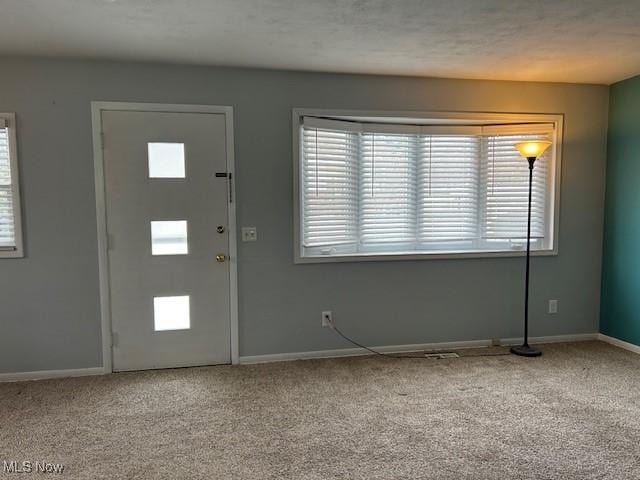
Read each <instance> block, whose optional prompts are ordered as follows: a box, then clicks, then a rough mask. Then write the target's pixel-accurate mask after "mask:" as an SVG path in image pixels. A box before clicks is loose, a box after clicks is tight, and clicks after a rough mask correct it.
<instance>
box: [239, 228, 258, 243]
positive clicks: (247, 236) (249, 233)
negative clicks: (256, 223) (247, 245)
mask: <svg viewBox="0 0 640 480" xmlns="http://www.w3.org/2000/svg"><path fill="white" fill-rule="evenodd" d="M257 240H258V230H257V229H256V227H242V241H243V242H255V241H257Z"/></svg>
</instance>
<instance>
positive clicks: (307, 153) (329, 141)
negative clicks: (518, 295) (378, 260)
mask: <svg viewBox="0 0 640 480" xmlns="http://www.w3.org/2000/svg"><path fill="white" fill-rule="evenodd" d="M300 132H301V137H300V139H301V144H300V169H299V172H300V177H299V181H300V184H299V186H300V197H299V198H300V226H301V228H300V232H301V237H300V241H301V256H302V257H305V256H308V257H321V256H341V255H372V254H377V253H380V254H412V253H431V252H434V253H443V252H452V253H464V252H499V251H510V250H514V249H515V250H518V249H521V248H522V246H523V238H525V237H526V226H527V199H528V180H529V177H528V175H529V170H528V164H527V161H526V160H525V159H523V158H522V157H520V156H519V154H518V152H517V151H516V149H515V147H514V146H513V145H514V144H515V143H517V142H520V141H525V140H530V139H549V140H552V141H553V140H554V138H555V137H554V135H555V133H554V126H553V124H532V125H529V124H527V125H514V124H508V125H503V126H500V125H491V126H483V125H466V126H465V125H459V124H458V125H433V126H432V125H429V126H424V125H422V126H419V125H403V124H398V123H397V122H396V123H394V124H386V125H385V124H372V123H360V122H356V121H341V120H336V119H321V118H313V117H311V118H310V117H305V118H304V120H303V125H302V126H301V129H300ZM554 151H555V149H553V148H552V149H550V150H549V151H548V152H547V153H545V155H544V156H543V157H542V158H540V159H538V161H537V162H536V165H535V170H534V182H533V190H532V192H533V197H532V199H533V200H532V238H533V239H534V245H533V248H534V249H536V248H537V249H544V248H550V246H551V239H550V236H549V232H550V224H551V222H552V221H553V219H552V218H550V216H549V205H548V203H549V202H550V201H552V200H550V199H552V197H551V195H550V192H552V173H553V164H554Z"/></svg>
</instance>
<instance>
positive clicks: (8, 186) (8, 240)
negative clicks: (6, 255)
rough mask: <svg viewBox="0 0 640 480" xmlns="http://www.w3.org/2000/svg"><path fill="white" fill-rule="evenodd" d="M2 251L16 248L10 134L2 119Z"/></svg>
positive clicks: (0, 225)
mask: <svg viewBox="0 0 640 480" xmlns="http://www.w3.org/2000/svg"><path fill="white" fill-rule="evenodd" d="M0 120H1V121H2V123H0V249H1V250H13V249H14V248H15V247H16V236H15V224H14V206H13V191H12V181H11V161H10V155H9V132H8V128H7V127H6V126H4V121H3V119H1V118H0Z"/></svg>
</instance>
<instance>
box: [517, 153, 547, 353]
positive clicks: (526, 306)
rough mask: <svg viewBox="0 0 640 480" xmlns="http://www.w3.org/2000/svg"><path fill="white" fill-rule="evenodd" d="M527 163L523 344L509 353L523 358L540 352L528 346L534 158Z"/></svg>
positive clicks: (528, 158) (529, 158)
mask: <svg viewBox="0 0 640 480" xmlns="http://www.w3.org/2000/svg"><path fill="white" fill-rule="evenodd" d="M527 161H528V162H529V202H528V206H527V266H526V269H525V277H524V342H523V343H522V345H520V346H517V347H511V353H515V354H516V355H522V356H524V357H539V356H540V355H542V352H541V351H540V350H537V349H535V348H532V347H531V346H529V263H530V261H531V190H532V185H533V165H534V164H535V162H536V157H527Z"/></svg>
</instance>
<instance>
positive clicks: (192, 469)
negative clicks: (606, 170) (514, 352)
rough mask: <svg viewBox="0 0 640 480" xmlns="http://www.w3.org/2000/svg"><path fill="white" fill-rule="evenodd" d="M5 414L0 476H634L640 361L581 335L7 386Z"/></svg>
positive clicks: (0, 428)
mask: <svg viewBox="0 0 640 480" xmlns="http://www.w3.org/2000/svg"><path fill="white" fill-rule="evenodd" d="M467 352H469V353H474V352H477V351H467ZM0 421H1V423H0V468H1V467H2V465H1V462H2V460H18V461H23V460H32V461H36V460H45V461H50V462H59V463H62V464H64V465H65V472H64V474H63V475H48V476H47V478H53V477H55V478H70V479H74V480H75V479H120V478H141V479H147V478H148V479H154V480H157V479H172V480H185V479H196V478H197V479H200V478H203V479H204V478H207V479H275V478H285V479H384V480H389V479H433V480H439V479H452V480H453V479H455V480H462V479H474V480H489V479H536V480H540V479H562V480H571V479H576V480H588V479H611V480H626V479H631V480H637V479H640V356H638V355H635V354H633V353H629V352H626V351H623V350H620V349H617V348H614V347H611V346H609V345H606V344H604V343H600V342H585V343H575V344H562V345H548V346H545V347H544V356H543V357H541V358H539V359H526V358H520V357H514V356H502V357H480V358H461V359H447V360H428V361H427V360H414V359H402V360H393V359H391V360H389V359H384V358H379V357H356V358H347V359H330V360H307V361H299V362H286V363H277V364H264V365H252V366H239V367H230V366H222V367H206V368H192V369H178V370H164V371H154V372H141V373H127V374H115V375H109V376H103V377H90V378H89V377H85V378H76V379H65V380H49V381H39V382H23V383H14V384H0ZM3 475H4V476H3ZM17 476H18V475H15V474H2V473H0V478H5V477H6V478H16V477H17ZM19 477H20V478H25V477H30V476H28V475H20V476H19ZM36 478H37V476H36Z"/></svg>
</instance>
